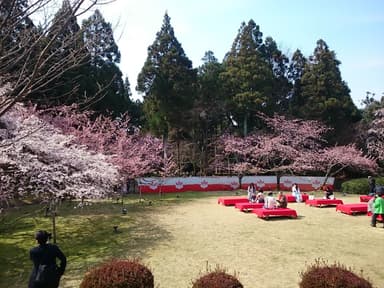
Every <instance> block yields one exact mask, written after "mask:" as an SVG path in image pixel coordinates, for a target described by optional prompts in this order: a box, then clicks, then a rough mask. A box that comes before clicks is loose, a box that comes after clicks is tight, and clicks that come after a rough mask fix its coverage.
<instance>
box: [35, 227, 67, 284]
mask: <svg viewBox="0 0 384 288" xmlns="http://www.w3.org/2000/svg"><path fill="white" fill-rule="evenodd" d="M49 238H50V234H49V233H48V232H47V231H43V230H40V231H38V232H37V233H36V234H35V239H36V241H37V243H38V244H39V246H36V247H34V248H32V249H31V250H30V251H29V255H30V258H31V260H32V262H33V269H32V273H31V276H30V278H29V285H28V288H57V287H59V282H60V278H61V276H62V275H63V274H64V271H65V267H66V265H67V258H66V257H65V255H64V253H63V252H61V250H60V249H59V247H57V246H56V245H53V244H50V243H47V242H48V239H49ZM56 258H58V259H59V260H60V265H59V266H58V265H57V264H56ZM39 270H46V271H47V272H43V273H44V274H45V275H44V276H42V278H45V280H44V279H43V280H41V281H39V277H38V274H40V273H39V272H38V271H39ZM43 273H41V274H43Z"/></svg>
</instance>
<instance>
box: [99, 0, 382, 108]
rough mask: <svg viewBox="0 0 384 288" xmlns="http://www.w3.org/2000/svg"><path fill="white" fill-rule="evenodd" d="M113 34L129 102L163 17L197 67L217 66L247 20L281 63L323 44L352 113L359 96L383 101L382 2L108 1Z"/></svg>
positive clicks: (103, 9) (103, 8)
mask: <svg viewBox="0 0 384 288" xmlns="http://www.w3.org/2000/svg"><path fill="white" fill-rule="evenodd" d="M99 9H100V10H101V12H102V14H103V16H104V18H105V19H106V21H108V22H110V23H111V24H112V26H113V27H114V31H115V33H114V35H115V39H116V40H117V43H118V46H119V48H120V51H121V54H122V59H121V64H120V68H121V70H122V72H123V74H124V75H125V76H128V78H129V81H130V83H131V88H132V92H133V96H134V98H140V95H138V94H137V92H136V91H135V87H136V83H137V75H138V73H139V72H140V71H141V68H142V67H143V65H144V62H145V59H146V57H147V48H148V46H150V45H151V44H152V43H153V41H154V40H155V38H156V33H157V32H158V31H159V30H160V28H161V25H162V22H163V17H164V14H165V12H166V11H167V12H168V15H169V16H170V17H171V25H172V26H173V28H174V30H175V35H176V38H177V39H178V41H179V42H180V43H181V45H182V47H183V49H184V51H185V53H186V55H187V57H188V58H189V59H190V60H191V61H192V62H193V66H194V67H198V66H200V65H201V64H202V63H201V58H202V57H203V56H204V53H205V51H208V50H211V51H213V52H214V54H215V56H216V58H218V60H219V61H220V62H221V61H222V59H223V57H224V55H225V53H227V52H228V51H229V50H230V48H231V45H232V42H233V40H234V39H235V37H236V35H237V32H238V29H239V27H240V24H241V22H243V21H245V22H248V21H249V20H250V19H253V20H254V21H255V22H256V24H258V25H259V26H260V30H261V31H262V32H263V38H264V39H265V37H266V36H271V37H272V38H273V39H274V40H275V41H276V42H277V44H278V46H279V48H280V50H282V51H283V52H284V53H285V54H286V55H288V56H289V57H290V56H291V55H292V53H293V52H294V51H295V50H296V49H297V48H298V49H300V50H301V51H302V52H303V54H304V55H305V56H307V57H308V56H309V55H310V54H312V52H313V50H314V48H315V45H316V41H317V40H318V39H323V40H325V41H326V43H327V44H328V46H329V48H330V49H331V50H334V51H335V52H336V57H337V59H338V60H340V61H341V63H342V64H341V65H340V70H341V75H342V78H343V80H344V81H346V82H347V84H348V86H349V88H350V89H351V96H352V99H353V101H354V103H355V104H356V105H357V106H358V107H360V103H361V100H362V99H363V98H365V95H366V91H370V92H373V93H375V94H376V96H375V98H376V99H377V100H379V99H380V97H381V96H383V95H384V1H383V0H365V1H364V0H323V1H310V0H291V1H285V0H237V1H235V0H193V1H191V0H188V1H187V0H116V1H115V2H113V3H111V4H109V5H106V6H101V7H99Z"/></svg>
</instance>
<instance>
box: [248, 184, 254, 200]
mask: <svg viewBox="0 0 384 288" xmlns="http://www.w3.org/2000/svg"><path fill="white" fill-rule="evenodd" d="M248 201H249V202H255V201H256V187H255V184H253V183H251V184H249V186H248Z"/></svg>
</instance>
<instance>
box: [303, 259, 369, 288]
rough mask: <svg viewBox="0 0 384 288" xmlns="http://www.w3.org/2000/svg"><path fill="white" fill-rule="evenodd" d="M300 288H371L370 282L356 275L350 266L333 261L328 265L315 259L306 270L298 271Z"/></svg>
mask: <svg viewBox="0 0 384 288" xmlns="http://www.w3.org/2000/svg"><path fill="white" fill-rule="evenodd" d="M300 276H301V282H300V283H299V287H300V288H372V287H373V286H372V284H371V283H370V282H369V281H368V280H366V279H364V278H363V276H362V275H361V276H358V275H356V274H355V273H354V272H353V271H352V269H351V268H346V267H345V266H344V265H341V264H339V263H335V264H332V265H328V263H327V262H326V261H324V260H320V259H317V260H315V263H314V264H312V265H309V266H308V267H307V270H306V271H304V272H301V273H300Z"/></svg>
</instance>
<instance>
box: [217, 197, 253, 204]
mask: <svg viewBox="0 0 384 288" xmlns="http://www.w3.org/2000/svg"><path fill="white" fill-rule="evenodd" d="M244 202H247V203H249V201H248V198H247V197H241V196H232V197H220V198H219V199H217V203H219V204H223V205H224V206H233V205H235V204H236V203H244Z"/></svg>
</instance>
